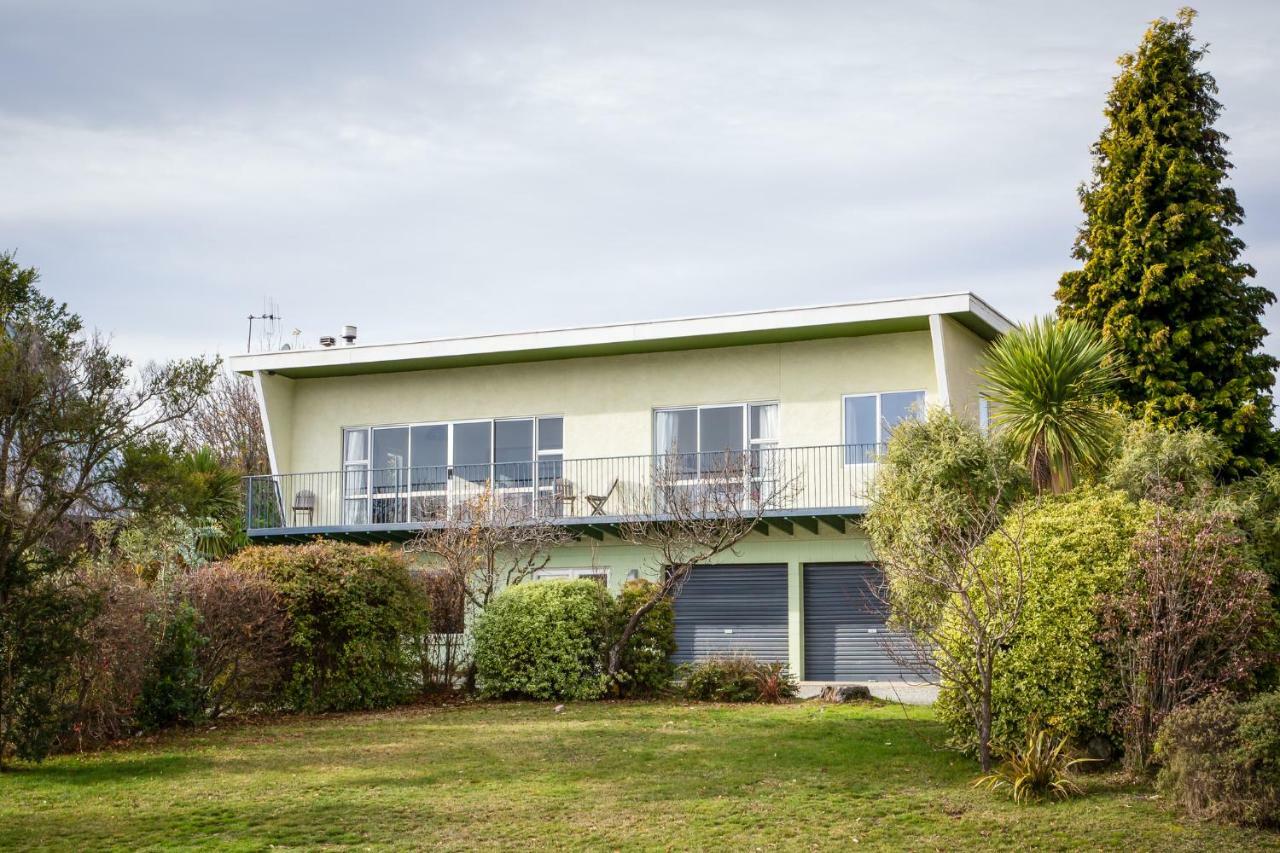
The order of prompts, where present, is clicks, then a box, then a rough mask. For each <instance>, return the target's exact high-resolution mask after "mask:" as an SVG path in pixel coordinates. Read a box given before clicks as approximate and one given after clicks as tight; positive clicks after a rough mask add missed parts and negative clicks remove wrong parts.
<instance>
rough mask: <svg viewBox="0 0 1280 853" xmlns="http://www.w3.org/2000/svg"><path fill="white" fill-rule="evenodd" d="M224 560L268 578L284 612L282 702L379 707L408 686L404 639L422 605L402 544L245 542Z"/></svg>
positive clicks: (317, 707)
mask: <svg viewBox="0 0 1280 853" xmlns="http://www.w3.org/2000/svg"><path fill="white" fill-rule="evenodd" d="M229 565H230V566H231V567H232V568H233V569H234V570H236V571H241V572H247V573H250V574H255V575H260V576H263V577H266V578H268V579H270V581H271V583H272V585H273V586H274V588H275V593H276V596H277V597H278V600H279V603H280V606H281V607H282V608H283V610H284V612H285V614H286V615H287V616H288V621H289V627H290V634H289V646H290V655H291V657H292V660H293V666H292V670H291V672H290V679H289V684H288V687H287V689H286V694H285V702H286V704H287V705H288V706H290V707H294V708H297V709H301V710H308V711H333V710H349V709H358V708H381V707H386V706H388V705H392V704H395V703H396V702H400V701H403V700H404V699H405V698H406V697H407V696H408V695H409V694H410V693H411V692H412V690H413V682H414V669H415V668H416V661H415V660H414V658H413V655H412V654H411V652H410V639H411V637H412V636H413V635H414V632H416V631H417V630H419V627H420V625H421V623H422V620H424V619H425V618H426V609H425V606H424V603H423V599H422V596H421V593H420V592H419V590H418V588H417V587H415V586H414V584H413V582H412V580H411V579H410V576H409V569H408V566H407V563H406V560H405V557H404V555H403V554H402V553H401V552H398V551H393V550H392V549H391V548H389V547H387V546H376V547H365V546H361V545H351V544H347V543H342V542H314V543H311V544H308V545H276V546H271V547H265V548H248V549H245V550H243V551H240V552H239V553H237V554H236V555H235V556H234V557H232V559H231V560H230V562H229Z"/></svg>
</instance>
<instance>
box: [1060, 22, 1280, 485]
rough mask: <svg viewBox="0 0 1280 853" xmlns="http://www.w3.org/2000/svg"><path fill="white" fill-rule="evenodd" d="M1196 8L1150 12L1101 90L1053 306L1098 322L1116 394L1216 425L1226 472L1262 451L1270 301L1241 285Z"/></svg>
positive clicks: (1170, 416) (1130, 404)
mask: <svg viewBox="0 0 1280 853" xmlns="http://www.w3.org/2000/svg"><path fill="white" fill-rule="evenodd" d="M1194 18H1195V12H1194V11H1193V10H1191V9H1183V10H1181V11H1180V12H1179V13H1178V16H1177V18H1176V20H1173V21H1170V20H1167V19H1164V18H1161V19H1159V20H1157V21H1154V22H1153V23H1152V24H1151V26H1150V28H1149V29H1148V30H1147V32H1146V35H1145V36H1144V37H1143V40H1142V44H1141V45H1139V47H1138V50H1137V51H1136V52H1135V53H1132V54H1125V55H1124V56H1122V57H1120V60H1119V64H1120V69H1121V70H1120V73H1119V75H1118V76H1117V77H1116V78H1115V85H1114V86H1113V88H1112V90H1111V93H1110V95H1109V96H1108V97H1107V107H1106V111H1105V114H1106V118H1107V126H1106V128H1105V129H1104V130H1103V132H1102V135H1101V137H1100V138H1099V139H1098V141H1097V143H1095V144H1094V146H1093V158H1094V164H1093V177H1092V179H1091V180H1089V181H1088V182H1086V183H1085V184H1082V185H1081V188H1080V200H1081V202H1082V204H1083V206H1084V212H1085V221H1084V224H1083V225H1082V226H1081V228H1080V231H1079V233H1078V235H1077V236H1076V241H1075V248H1074V250H1073V252H1072V254H1073V256H1074V257H1075V258H1076V259H1077V260H1079V261H1082V262H1083V263H1084V267H1083V268H1082V269H1079V270H1073V271H1071V272H1068V273H1066V274H1065V275H1063V276H1062V279H1061V280H1060V282H1059V285H1058V291H1057V297H1058V302H1059V308H1058V311H1059V314H1060V316H1063V317H1070V318H1074V319H1077V320H1081V321H1084V322H1086V323H1089V324H1092V325H1094V326H1096V327H1097V328H1099V329H1100V330H1101V331H1102V333H1103V336H1104V338H1105V339H1106V340H1107V342H1108V343H1109V344H1110V345H1111V346H1112V347H1113V348H1114V349H1115V350H1116V351H1118V352H1119V353H1120V354H1121V355H1122V356H1123V358H1124V359H1125V366H1124V372H1125V376H1124V379H1123V381H1122V383H1121V385H1120V386H1119V396H1120V401H1121V403H1122V404H1123V406H1124V407H1125V408H1127V409H1128V411H1129V413H1130V414H1132V415H1133V416H1135V417H1137V418H1139V419H1141V420H1145V421H1148V422H1151V423H1156V424H1160V425H1162V426H1165V427H1174V428H1187V427H1193V426H1199V427H1203V428H1206V429H1208V430H1211V431H1213V432H1216V433H1217V434H1218V435H1220V436H1221V437H1222V439H1223V440H1224V442H1225V443H1226V445H1227V447H1228V448H1229V449H1230V451H1231V457H1232V458H1231V461H1230V463H1229V465H1230V467H1231V468H1232V469H1234V472H1235V473H1236V474H1241V473H1244V472H1247V471H1250V470H1255V469H1257V468H1258V467H1259V466H1260V465H1261V464H1262V463H1263V462H1264V461H1268V460H1271V459H1272V458H1273V456H1274V454H1275V451H1276V442H1275V439H1274V435H1273V432H1274V431H1273V428H1272V424H1271V415H1272V405H1273V404H1272V399H1271V387H1272V385H1273V384H1274V382H1275V376H1274V373H1273V371H1274V370H1275V368H1276V366H1277V364H1278V363H1280V362H1277V360H1276V359H1275V358H1273V357H1272V356H1270V355H1267V354H1266V353H1264V352H1262V350H1261V346H1262V339H1263V336H1264V335H1265V334H1266V330H1265V329H1264V328H1263V325H1262V312H1263V310H1264V309H1265V308H1266V306H1268V305H1270V304H1271V303H1272V302H1274V301H1275V295H1274V294H1273V293H1271V291H1269V290H1267V289H1266V288H1264V287H1260V286H1257V285H1255V284H1251V283H1250V280H1251V279H1253V278H1254V276H1255V274H1256V272H1255V270H1254V268H1253V267H1252V266H1250V265H1249V264H1247V263H1245V262H1243V261H1242V260H1241V257H1240V255H1241V252H1242V251H1243V249H1244V243H1243V242H1242V241H1241V240H1240V238H1238V237H1237V236H1236V235H1235V234H1234V233H1233V232H1232V228H1233V227H1235V226H1238V225H1240V223H1241V222H1243V221H1244V210H1243V209H1242V208H1241V206H1240V204H1239V202H1238V201H1237V200H1236V194H1235V191H1234V190H1233V189H1232V188H1231V187H1229V186H1227V175H1228V172H1229V170H1230V169H1231V168H1232V166H1231V163H1230V162H1229V161H1228V159H1227V150H1226V148H1225V144H1226V142H1227V137H1226V136H1225V135H1224V134H1223V133H1222V132H1221V131H1219V130H1217V129H1216V128H1215V127H1214V123H1215V122H1216V121H1217V119H1218V115H1219V113H1220V112H1221V110H1222V105H1221V104H1220V103H1219V102H1218V100H1217V98H1216V95H1217V92H1218V87H1217V83H1216V82H1215V81H1214V78H1213V75H1211V74H1210V73H1209V72H1208V71H1205V70H1203V69H1201V67H1200V62H1201V60H1202V59H1203V57H1204V55H1205V50H1206V49H1205V48H1204V47H1203V46H1199V45H1197V43H1196V41H1195V39H1194V37H1193V36H1192V33H1191V24H1192V21H1193V20H1194Z"/></svg>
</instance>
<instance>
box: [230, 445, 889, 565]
mask: <svg viewBox="0 0 1280 853" xmlns="http://www.w3.org/2000/svg"><path fill="white" fill-rule="evenodd" d="M881 450H882V447H881V446H879V445H873V444H866V445H863V444H833V445H823V446H816V447H754V448H752V449H750V450H743V451H730V452H728V453H726V452H717V453H680V454H670V455H666V456H662V455H658V456H653V455H646V456H612V457H602V458H596V459H566V460H563V461H560V460H556V461H540V462H501V463H492V464H486V465H448V466H431V467H424V468H407V467H406V468H384V469H372V470H371V469H369V468H367V467H364V466H359V467H349V468H348V469H347V470H345V471H320V472H312V473H303V474H280V475H270V476H268V475H264V476H257V477H246V478H245V507H246V526H247V529H248V531H249V535H250V536H252V537H254V538H259V539H275V540H284V541H290V540H292V541H296V540H300V539H304V538H308V537H312V536H316V535H321V536H330V537H336V538H344V539H352V540H356V541H388V540H397V539H406V538H409V537H410V536H412V535H413V534H414V533H415V532H416V531H418V530H421V529H422V528H424V527H430V526H437V525H440V524H442V523H444V519H446V518H449V517H452V516H453V515H454V513H455V512H456V511H457V510H459V509H461V508H464V507H467V506H469V505H471V503H472V502H473V501H474V500H475V499H476V498H477V497H478V496H480V495H482V494H484V493H486V492H488V491H490V490H492V493H493V495H494V496H496V497H498V498H499V499H501V500H502V501H504V502H506V503H508V504H514V505H517V506H519V507H521V508H523V510H525V515H526V517H528V518H531V519H537V520H541V521H550V522H552V523H555V524H563V525H566V526H569V527H572V528H574V529H575V531H576V532H578V533H580V534H581V535H586V536H589V537H592V538H596V539H602V538H603V537H604V535H605V534H606V533H608V532H609V531H610V529H611V528H613V529H614V530H616V528H617V525H619V524H622V523H626V522H632V521H637V520H645V519H649V518H653V519H658V518H661V517H662V516H663V515H664V514H665V513H667V512H669V509H668V507H669V505H670V501H671V500H672V499H673V497H674V498H676V499H678V500H680V501H683V502H684V505H685V506H686V507H687V506H689V505H690V504H689V502H690V501H693V502H694V503H698V502H699V501H702V500H705V498H706V496H707V495H708V494H711V493H712V492H714V494H715V495H716V496H718V497H719V498H724V497H725V496H726V495H728V496H729V498H730V499H729V500H727V501H726V500H711V501H709V502H707V503H706V504H705V505H706V506H709V507H713V508H716V507H726V506H732V507H734V508H735V510H737V511H743V510H745V511H749V512H751V513H752V514H753V515H754V514H755V512H756V510H757V504H759V505H760V506H759V514H760V516H761V523H760V530H761V532H763V533H768V532H769V531H770V530H780V531H783V532H786V533H791V532H792V531H793V529H794V527H795V526H799V527H801V528H802V529H807V530H809V531H811V532H814V533H816V532H818V531H819V529H820V528H822V527H827V528H830V529H833V530H837V531H841V532H842V531H843V530H844V529H845V522H846V520H848V519H850V518H854V517H857V516H860V515H862V514H863V513H864V512H865V509H866V505H867V495H868V491H869V489H870V486H871V481H872V478H873V477H874V475H875V469H876V464H875V460H876V458H877V457H878V455H879V453H880V452H881ZM720 511H724V510H720Z"/></svg>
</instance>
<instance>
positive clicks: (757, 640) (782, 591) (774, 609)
mask: <svg viewBox="0 0 1280 853" xmlns="http://www.w3.org/2000/svg"><path fill="white" fill-rule="evenodd" d="M675 608H676V646H677V650H676V653H675V654H674V655H673V656H672V658H671V659H672V660H674V661H675V662H676V663H688V662H689V661H694V660H702V659H704V658H707V657H710V656H712V655H723V654H732V653H745V654H750V655H753V656H754V657H756V658H759V659H760V660H771V661H782V662H784V663H785V662H786V660H787V567H786V566H785V565H766V566H698V567H697V568H695V569H694V570H693V574H692V575H690V577H689V580H688V581H686V582H685V585H684V589H682V590H681V591H680V596H679V597H678V598H677V599H676V604H675Z"/></svg>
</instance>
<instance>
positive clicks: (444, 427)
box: [342, 416, 564, 524]
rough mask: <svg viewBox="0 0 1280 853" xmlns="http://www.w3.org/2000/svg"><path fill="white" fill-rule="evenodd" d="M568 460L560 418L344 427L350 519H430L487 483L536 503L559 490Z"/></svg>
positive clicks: (357, 521) (346, 512)
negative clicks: (538, 496)
mask: <svg viewBox="0 0 1280 853" xmlns="http://www.w3.org/2000/svg"><path fill="white" fill-rule="evenodd" d="M563 459H564V421H563V418H561V417H558V416H548V417H538V418H532V417H530V418H507V419H501V420H481V421H453V422H447V423H428V424H409V425H397V426H372V427H358V428H352V429H345V430H343V435H342V470H343V502H344V506H343V511H344V515H345V522H346V523H347V524H363V523H373V524H395V523H405V522H407V521H421V520H425V519H426V518H430V517H434V516H437V515H439V514H440V513H441V512H442V511H443V510H445V509H446V508H447V507H448V505H449V502H450V500H451V499H457V498H458V497H459V496H460V495H461V494H463V493H464V492H474V491H477V490H478V488H482V487H483V486H484V485H485V484H486V483H492V484H493V486H494V488H495V489H498V490H501V491H503V492H505V493H512V494H517V495H518V494H519V493H521V492H524V493H527V494H528V499H529V500H532V499H533V497H534V492H535V490H536V491H537V492H538V493H539V494H541V493H542V492H543V491H547V492H550V491H551V490H552V489H553V488H554V486H555V482H556V480H557V479H558V478H559V477H560V474H561V468H562V467H563ZM535 471H536V472H537V482H536V483H535Z"/></svg>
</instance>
